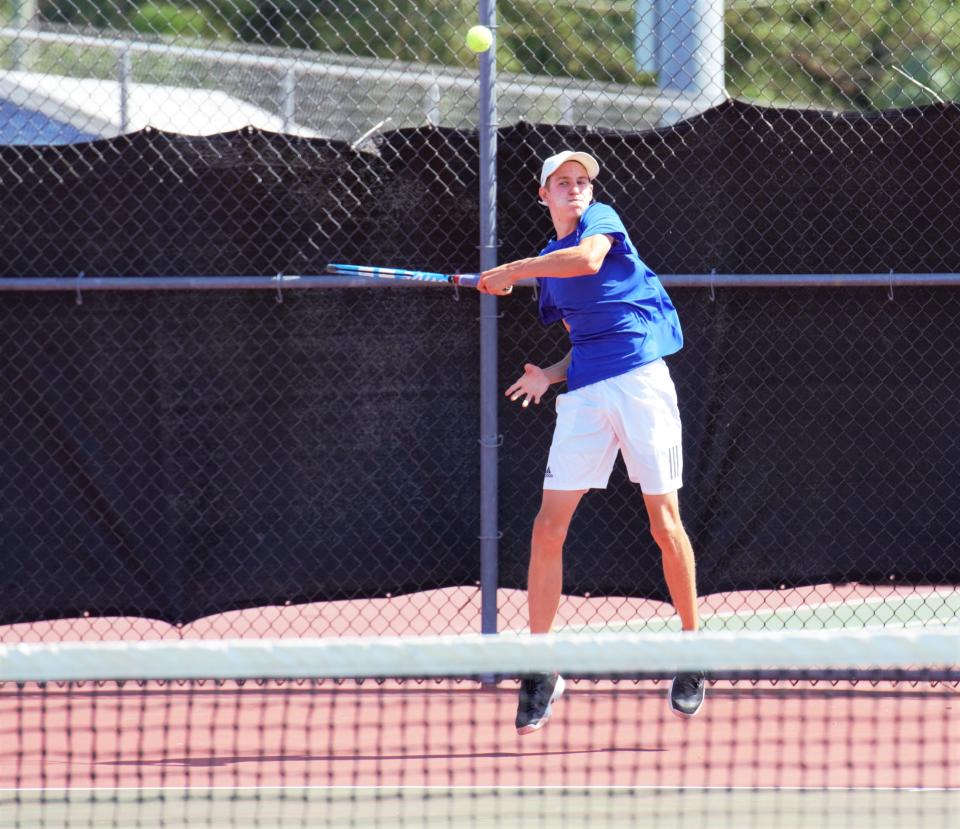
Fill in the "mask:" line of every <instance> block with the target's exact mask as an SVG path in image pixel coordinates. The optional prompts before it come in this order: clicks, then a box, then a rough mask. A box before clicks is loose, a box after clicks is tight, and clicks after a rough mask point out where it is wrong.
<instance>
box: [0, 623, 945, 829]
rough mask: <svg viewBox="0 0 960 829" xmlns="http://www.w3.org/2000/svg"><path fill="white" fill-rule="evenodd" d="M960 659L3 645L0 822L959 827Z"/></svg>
mask: <svg viewBox="0 0 960 829" xmlns="http://www.w3.org/2000/svg"><path fill="white" fill-rule="evenodd" d="M958 656H960V628H957V627H944V628H934V629H930V628H927V629H919V628H918V629H901V630H865V631H830V632H828V633H824V632H809V631H798V632H789V633H788V632H777V633H766V632H748V631H742V632H737V633H701V634H697V635H694V636H691V635H682V634H673V633H662V634H656V635H650V634H646V635H643V634H602V635H585V634H584V635H573V634H570V635H553V636H548V637H531V636H516V635H500V636H485V637H484V636H460V637H435V638H416V639H353V640H347V639H337V640H272V641H265V640H256V641H251V640H238V641H173V642H171V641H159V642H142V643H123V642H117V643H103V642H99V643H89V644H87V643H79V642H74V643H57V644H21V645H11V646H4V647H0V825H2V826H4V827H24V828H25V827H53V826H56V827H74V826H78V827H80V826H82V827H105V826H109V827H125V828H126V827H131V828H132V829H135V828H136V827H147V826H149V827H156V826H164V827H224V829H234V827H253V826H256V827H288V826H302V827H308V826H309V827H317V826H322V827H341V826H342V827H414V826H415V827H460V826H463V827H488V826H489V827H494V826H496V827H521V826H522V827H524V828H525V829H527V827H551V829H553V828H554V827H587V826H588V827H590V829H597V828H598V827H636V826H643V827H656V829H666V827H671V829H685V827H698V829H700V827H709V828H710V829H713V828H714V827H731V829H733V828H734V827H735V829H741V828H742V827H758V829H759V828H760V827H763V829H768V827H781V828H782V829H794V827H796V828H797V829H800V827H815V829H831V828H832V827H844V828H847V827H868V826H869V827H887V826H889V827H896V829H903V827H907V826H918V827H924V829H939V827H944V828H945V827H948V826H950V827H954V826H956V825H957V824H956V822H955V821H956V818H957V815H958V814H960V709H958V705H957V703H958V697H960V671H958V669H957V663H958V662H960V660H958V658H957V657H958ZM550 670H559V671H561V672H562V673H563V675H564V676H565V678H566V680H567V692H566V694H565V695H564V697H563V698H562V699H561V700H559V701H558V702H557V703H556V704H555V706H554V714H553V719H552V720H551V722H550V723H549V725H548V726H547V727H546V728H544V729H542V730H540V731H537V732H535V733H533V734H529V735H526V736H523V737H520V736H518V735H517V733H516V731H515V728H514V714H515V710H516V704H517V689H518V682H517V677H519V676H522V675H526V674H529V673H531V672H539V671H550ZM687 670H704V671H706V672H707V676H708V683H707V699H706V702H705V704H704V706H703V709H702V710H701V712H700V713H699V714H698V716H696V717H695V718H693V719H688V720H681V719H677V718H675V717H672V716H671V714H670V712H669V710H668V706H667V702H666V695H667V689H668V687H669V681H668V680H669V679H670V677H671V676H672V675H673V673H674V672H675V671H687Z"/></svg>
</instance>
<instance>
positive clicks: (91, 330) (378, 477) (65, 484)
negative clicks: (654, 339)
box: [0, 0, 960, 641]
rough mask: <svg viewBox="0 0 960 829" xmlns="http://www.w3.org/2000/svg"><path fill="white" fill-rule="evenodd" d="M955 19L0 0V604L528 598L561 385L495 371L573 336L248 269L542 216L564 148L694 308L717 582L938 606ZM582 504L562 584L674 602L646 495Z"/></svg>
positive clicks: (367, 623) (683, 360)
mask: <svg viewBox="0 0 960 829" xmlns="http://www.w3.org/2000/svg"><path fill="white" fill-rule="evenodd" d="M478 22H484V23H487V24H489V25H490V26H491V28H492V30H493V31H494V32H495V37H494V42H493V47H492V49H491V50H490V51H489V52H485V53H482V54H480V55H477V54H474V53H473V52H471V51H470V50H469V49H468V48H467V46H466V44H465V42H464V35H465V33H466V31H467V29H468V28H469V27H470V26H472V25H474V24H476V23H478ZM958 32H960V8H958V7H957V6H956V5H955V4H954V3H952V2H946V0H943V1H942V2H934V1H933V0H931V2H924V3H899V2H879V0H848V1H847V2H841V3H818V2H801V0H796V2H777V0H770V2H759V1H758V2H753V1H752V0H750V1H749V2H748V0H743V1H742V2H741V0H735V2H731V3H727V4H726V5H724V4H722V3H718V2H713V0H684V2H680V0H674V2H668V0H660V2H653V3H640V2H636V3H634V2H621V0H570V1H569V2H560V3H556V2H550V3H541V2H535V1H533V2H511V3H500V4H499V5H498V6H497V7H496V8H495V9H494V8H492V7H491V6H490V5H487V4H481V5H480V6H478V5H477V4H475V3H473V2H457V0H434V1H433V2H430V0H388V2H387V3H370V2H367V0H346V2H327V0H320V2H298V1H297V0H290V1H289V2H286V0H285V1H284V2H262V3H260V2H240V0H224V2H212V1H211V2H200V0H191V2H184V3H176V4H173V3H143V4H134V3H122V4H121V3H118V2H117V0H102V2H97V1H96V0H83V2H71V0H56V1H55V2H40V3H36V2H33V1H32V0H12V2H8V3H6V4H0V196H2V198H3V203H4V204H5V205H7V209H6V210H5V211H4V215H3V216H2V217H0V231H2V232H0V238H2V240H3V241H0V246H2V247H0V250H2V256H0V270H2V275H3V277H4V278H5V285H6V288H7V289H8V290H6V291H5V292H4V293H3V304H4V306H5V307H4V313H5V317H4V319H5V324H4V337H5V341H6V354H7V355H8V360H7V368H6V370H5V375H6V377H5V384H4V385H5V388H6V392H5V397H6V399H7V400H8V401H10V402H9V405H8V406H7V418H8V422H7V430H6V440H5V442H6V447H5V456H6V458H7V462H6V468H5V480H6V482H7V483H6V496H5V503H6V504H7V508H6V517H5V520H4V533H5V542H6V543H5V545H4V549H5V550H7V556H9V558H10V561H11V562H14V561H19V562H21V564H20V565H19V566H18V567H13V566H7V565H5V569H6V571H7V576H6V578H7V581H6V584H5V587H4V591H3V593H4V604H5V616H4V617H3V619H4V621H5V622H7V623H11V625H12V626H11V627H9V628H7V632H6V633H5V634H4V638H5V639H6V640H8V641H10V640H17V639H23V638H36V637H39V636H45V635H48V633H47V631H49V630H54V631H55V632H56V633H55V635H65V634H66V635H70V636H76V635H79V636H94V635H96V636H104V637H113V636H117V635H122V636H132V637H136V636H151V637H152V636H166V635H174V636H176V635H221V634H224V633H227V634H232V635H261V634H279V635H307V634H309V635H330V634H334V635H336V634H347V633H352V634H366V633H403V632H410V631H413V632H451V631H453V632H459V631H464V630H476V629H478V627H479V619H480V617H481V614H482V612H484V609H483V608H482V607H481V605H482V604H484V607H485V610H486V613H487V614H489V613H490V602H491V599H493V600H495V601H496V607H495V613H494V617H495V619H496V623H497V627H498V628H521V627H523V624H524V620H525V607H524V598H523V593H522V586H523V583H524V581H525V566H526V552H527V544H528V538H529V529H530V523H531V521H532V518H533V515H534V513H535V511H536V506H537V499H538V497H539V488H540V480H539V476H542V467H543V463H544V461H545V458H546V445H547V444H546V443H545V441H547V442H548V440H549V428H550V423H551V417H550V413H549V412H547V411H542V412H539V413H538V414H537V415H534V414H533V413H531V412H523V413H520V412H518V411H517V410H515V409H514V408H512V407H510V406H508V405H507V404H506V403H505V402H502V401H501V402H499V403H492V401H493V400H494V399H499V395H500V390H502V389H503V388H504V387H505V385H507V384H508V383H509V382H510V381H511V380H512V379H513V378H514V376H515V375H516V373H517V372H518V371H519V369H520V368H521V367H522V365H523V362H524V361H525V360H534V361H539V360H547V359H552V356H555V355H556V354H557V353H558V352H559V353H562V349H563V348H564V338H563V336H562V334H561V332H555V331H553V330H551V329H545V330H540V329H539V328H538V326H537V324H536V319H535V306H534V305H533V303H532V302H529V301H526V300H529V298H530V297H531V295H532V292H531V291H530V289H524V290H522V291H518V292H517V295H518V297H519V300H520V301H516V300H514V301H512V302H511V303H507V302H501V303H500V307H499V308H498V309H497V308H495V307H494V306H491V305H490V304H486V301H484V303H478V302H477V298H476V297H475V296H472V295H469V294H467V293H460V294H456V295H454V294H452V293H450V292H447V291H443V292H440V293H438V292H436V291H434V290H430V289H414V290H411V291H406V290H404V291H377V290H373V289H370V290H358V289H357V288H356V287H351V288H339V287H331V286H336V285H338V284H345V283H338V282H336V281H335V280H329V281H327V282H326V283H325V285H326V286H327V287H326V288H325V289H320V290H310V291H302V290H299V289H298V288H302V287H306V286H307V285H308V282H309V287H316V286H317V284H318V282H319V280H320V277H319V276H318V277H317V280H316V281H310V280H309V279H303V280H301V282H299V283H296V284H294V282H292V281H287V282H285V281H284V280H283V279H280V278H276V279H275V280H274V281H273V282H272V283H271V282H270V281H269V278H271V277H276V275H277V274H281V275H287V276H289V277H291V279H292V277H293V276H294V275H305V276H310V275H318V274H320V273H322V271H323V267H324V263H326V262H329V261H347V262H356V263H358V264H378V265H393V266H399V267H412V268H425V269H430V270H437V271H444V272H463V271H474V270H477V269H479V268H480V267H481V266H483V265H487V264H491V263H492V262H491V258H492V259H496V260H499V261H506V260H509V259H513V258H517V257H521V256H529V255H534V254H535V253H536V252H537V251H538V250H539V249H540V248H542V246H543V245H544V244H545V242H546V241H547V240H548V238H549V237H550V235H551V232H552V231H551V227H550V224H549V221H548V220H547V218H546V216H545V214H544V213H541V212H539V211H540V210H541V208H539V207H538V206H537V204H536V184H535V182H536V176H537V174H538V172H539V162H540V160H541V159H542V158H543V157H544V156H545V155H547V154H549V153H550V152H553V151H556V150H558V149H561V148H564V147H573V146H583V147H586V148H587V149H589V150H590V151H591V152H593V153H594V154H595V155H596V156H597V157H598V158H599V159H600V161H601V164H602V167H603V173H602V175H601V176H600V178H599V179H598V186H597V197H598V198H599V199H600V200H602V201H607V202H609V203H612V204H613V205H614V206H615V207H616V208H617V210H618V211H619V212H620V213H621V215H622V216H623V217H624V219H625V221H626V224H627V228H628V230H629V231H630V233H631V236H632V237H633V240H634V242H635V243H636V244H637V246H638V248H639V249H640V252H641V256H643V258H644V259H645V261H647V262H648V264H650V265H651V266H652V267H653V268H654V270H656V271H657V272H659V273H660V274H662V275H663V278H664V281H665V282H666V284H667V285H668V287H669V289H670V291H671V294H672V296H673V298H674V300H675V302H676V303H677V305H678V307H679V308H680V312H681V319H682V321H683V323H684V327H685V331H686V335H687V346H686V347H685V349H684V351H683V352H681V354H680V355H678V357H676V358H674V360H673V361H672V366H673V372H674V375H675V378H676V380H677V385H678V389H679V392H680V397H681V405H682V406H683V411H684V419H685V428H686V430H687V432H686V435H685V438H684V452H685V458H686V470H687V471H686V474H685V479H686V486H685V487H684V490H683V496H682V499H683V505H684V515H685V520H686V522H687V524H688V529H689V530H690V532H691V535H692V536H693V540H694V544H695V546H696V547H697V549H698V556H699V560H700V579H701V582H702V584H701V589H702V590H703V592H705V593H706V595H705V596H704V598H703V601H702V608H703V612H704V614H705V616H707V617H709V618H708V621H709V623H710V624H712V625H715V626H720V627H727V628H729V629H737V628H738V627H740V626H744V625H747V626H767V627H779V626H805V627H822V626H830V625H836V624H849V623H857V624H872V623H891V622H892V623H901V622H903V623H919V624H927V623H934V624H941V623H943V622H945V621H949V620H953V619H955V618H956V615H957V610H958V604H960V599H958V591H957V589H956V587H955V584H956V582H957V581H958V579H957V569H956V561H955V557H953V556H951V555H950V554H949V551H950V550H951V549H952V545H953V538H954V537H955V535H956V530H957V527H956V518H955V516H954V514H953V510H952V509H951V506H950V501H949V497H950V494H951V493H952V489H953V486H952V481H953V480H954V472H953V470H954V469H955V468H956V463H955V462H956V460H957V459H956V457H955V454H956V449H955V446H954V443H955V442H954V441H952V439H951V436H950V429H949V421H950V414H949V413H950V411H951V410H952V409H953V408H955V407H956V403H957V391H956V390H957V389H958V388H960V383H958V382H957V380H958V378H956V377H955V376H954V375H955V366H956V365H957V364H958V361H957V359H956V354H955V351H956V346H955V343H956V342H957V337H956V334H957V333H958V332H957V331H956V330H955V329H956V323H955V319H957V318H960V315H958V314H956V313H953V311H952V309H953V306H954V305H955V303H956V301H957V300H956V299H955V295H954V293H953V289H952V288H951V287H949V284H950V283H951V282H952V280H953V279H955V278H956V277H957V274H958V273H960V248H958V243H957V239H958V238H960V234H958V233H957V231H958V229H960V228H958V226H960V179H958V170H960V157H958V154H960V149H958V147H960V110H958V107H957V106H956V105H955V104H953V103H951V102H952V101H957V100H958V99H960V58H958V57H957V55H958V54H960V51H958V49H957V46H958V45H960V44H958V43H957V42H956V41H957V39H958V37H960V35H958V34H957V33H958ZM488 162H492V163H490V164H488ZM494 183H495V185H496V200H495V212H494V209H493V205H494V203H493V202H491V201H490V198H489V197H490V195H491V193H492V185H493V184H494ZM483 233H486V234H487V235H486V236H483V235H482V234H483ZM81 274H83V276H81ZM793 275H802V276H803V277H804V279H805V280H806V281H805V282H804V280H801V279H799V278H798V279H796V280H795V281H794V283H793V286H792V287H784V285H786V284H790V279H789V278H790V277H791V276H793ZM854 275H856V276H860V277H862V279H861V280H860V281H861V282H865V283H869V284H872V285H873V287H871V288H862V287H861V288H850V287H842V286H843V284H844V281H845V280H846V283H847V284H848V285H849V284H853V283H854V282H856V281H857V280H856V279H855V278H854ZM257 277H265V278H267V279H265V280H262V281H261V283H260V287H263V288H265V290H263V291H246V290H239V289H240V288H241V287H251V286H253V285H254V283H255V281H256V279H257ZM736 277H752V278H753V280H754V281H753V282H752V283H751V284H752V285H754V286H758V285H763V286H764V287H763V288H759V287H753V288H751V287H749V285H748V286H746V287H744V286H743V285H740V283H738V282H737V279H736ZM761 277H762V279H761ZM779 277H782V279H780V281H779V283H778V278H779ZM48 278H49V279H54V280H57V279H59V280H61V282H59V283H56V284H53V283H44V279H48ZM100 278H118V279H124V280H127V283H126V286H125V287H127V288H154V289H155V290H154V291H152V292H147V293H142V292H135V293H134V292H131V291H130V290H127V291H123V292H120V293H106V294H102V293H99V291H95V288H100V287H116V286H115V285H114V286H110V285H107V284H106V283H104V284H103V285H99V284H98V283H97V282H96V281H97V280H98V279H100ZM203 278H209V279H208V280H207V281H204V279H203ZM138 279H140V280H144V279H149V280H153V281H152V282H149V281H144V282H137V280H138ZM18 280H26V281H24V282H20V281H18ZM63 280H66V281H63ZM177 280H179V282H178V281H177ZM191 280H192V281H191ZM217 280H220V281H219V282H218V281H217ZM230 280H233V282H231V281H230ZM238 280H239V281H238ZM800 283H804V284H807V285H809V287H802V288H798V287H796V284H800ZM778 284H779V285H780V286H779V287H777V285H778ZM935 284H940V285H947V287H934V285H935ZM734 285H737V286H738V287H732V286H734ZM908 286H910V287H908ZM212 287H218V288H231V289H232V290H231V291H228V292H223V291H217V292H216V293H209V292H198V291H194V290H191V291H184V290H183V289H185V288H197V289H200V288H212ZM11 288H16V289H17V290H16V291H12V290H9V289H11ZM50 288H56V289H57V290H58V292H57V293H54V294H40V293H37V292H36V291H38V290H40V289H50ZM171 288H179V289H181V290H179V291H176V292H173V293H171V292H170V290H169V289H171ZM64 290H66V291H67V292H66V293H64V292H63V291H64ZM21 291H22V292H21ZM75 297H76V298H77V301H75ZM278 300H280V301H278ZM491 302H492V301H491ZM491 327H492V330H493V331H494V332H495V341H497V342H498V344H499V357H498V358H497V361H496V365H495V373H496V375H497V376H496V381H495V383H493V384H490V383H489V382H486V381H485V380H484V377H485V376H486V375H485V374H484V365H486V362H485V361H489V360H491V359H492V355H493V354H494V353H495V349H494V350H493V351H491V348H490V344H489V341H488V339H487V338H486V337H485V332H486V333H489V332H490V330H491ZM492 395H496V398H494V397H492ZM549 402H552V399H551V401H548V403H549ZM491 405H492V406H493V412H494V418H495V419H494V420H493V421H490V420H489V419H485V418H489V414H490V411H491ZM498 407H499V408H498ZM497 416H498V417H499V423H497V421H496V418H497ZM491 422H492V423H493V425H494V427H495V428H494V429H493V430H491V428H490V427H491ZM501 441H502V445H501ZM484 453H486V454H484ZM481 457H483V458H485V459H486V460H484V462H483V463H482V462H481ZM491 457H494V458H496V459H497V461H498V463H499V472H498V473H496V480H497V481H498V484H499V507H498V508H497V509H496V510H495V512H494V518H495V523H494V524H493V525H491V523H490V521H489V518H490V515H489V514H487V515H486V517H485V518H483V519H481V518H480V515H481V512H482V509H481V507H482V504H483V503H487V504H488V506H489V503H490V496H489V494H488V493H489V489H488V479H487V475H488V474H489V473H488V471H485V469H488V468H487V467H485V466H484V464H485V463H486V462H487V461H489V459H490V458H491ZM617 474H620V473H619V472H618V473H617ZM581 510H582V512H581V514H578V517H577V520H576V521H575V524H574V527H573V531H572V535H571V539H570V541H569V547H568V561H567V570H568V578H569V581H570V587H571V589H573V590H574V591H575V592H576V594H577V595H576V596H574V597H571V598H570V599H569V600H568V601H566V602H565V604H564V605H563V607H562V608H561V616H562V620H563V623H564V624H565V625H571V626H583V625H589V626H609V625H612V624H625V623H631V624H635V625H639V626H642V627H648V628H650V627H656V626H660V625H663V624H667V623H668V620H669V619H670V617H671V616H672V609H671V608H670V607H669V606H668V605H665V604H664V603H663V601H664V599H665V598H666V596H665V593H664V587H663V585H662V583H661V582H662V577H661V575H660V572H659V561H658V559H657V557H656V551H655V549H654V548H653V546H652V542H651V541H650V539H649V537H648V535H647V532H646V517H645V513H644V510H643V505H642V502H641V501H640V499H639V495H638V494H637V493H636V492H635V491H634V490H633V489H632V488H631V487H630V486H629V485H627V484H626V482H625V481H623V480H620V479H617V478H616V476H615V480H614V482H613V484H612V485H611V490H610V491H609V492H608V493H607V494H606V495H601V494H599V493H595V494H594V495H592V496H591V497H590V498H588V499H587V502H586V503H585V504H584V506H583V507H582V508H581ZM491 549H493V550H496V551H497V552H498V553H499V561H498V563H499V587H500V589H499V592H498V593H496V594H495V595H491V594H490V591H489V589H488V590H486V591H484V590H483V589H481V584H480V582H481V570H482V568H481V564H480V558H481V554H488V553H489V551H490V550H491ZM23 562H26V564H27V567H26V570H24V569H23ZM487 572H488V574H489V571H487ZM41 576H42V578H41ZM487 587H488V588H489V584H488V585H487ZM52 588H55V589H52ZM388 594H389V595H388ZM38 597H39V598H38ZM221 611H226V615H222V613H221ZM212 614H217V615H215V616H214V615H212ZM84 615H86V616H87V617H88V618H87V619H83V617H84ZM119 616H122V617H123V619H122V620H119V619H118V617H119ZM56 619H63V620H66V621H60V622H54V621H52V620H56ZM145 619H146V620H148V621H145Z"/></svg>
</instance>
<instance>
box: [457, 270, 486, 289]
mask: <svg viewBox="0 0 960 829" xmlns="http://www.w3.org/2000/svg"><path fill="white" fill-rule="evenodd" d="M450 281H451V282H453V284H454V285H459V286H460V287H461V288H476V287H477V285H479V284H480V274H478V273H455V274H454V275H453V276H452V277H451V280H450Z"/></svg>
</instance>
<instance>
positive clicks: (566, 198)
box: [540, 161, 593, 219]
mask: <svg viewBox="0 0 960 829" xmlns="http://www.w3.org/2000/svg"><path fill="white" fill-rule="evenodd" d="M540 200H541V201H542V202H543V203H544V204H546V205H547V207H549V208H550V212H551V213H552V214H553V215H554V216H557V217H558V218H573V219H579V218H580V217H581V216H582V215H583V211H584V210H586V209H587V208H588V207H589V206H590V202H592V201H593V185H592V184H591V183H590V176H588V175H587V171H586V169H585V168H584V166H583V165H582V164H581V163H580V162H579V161H565V162H564V163H563V164H561V165H560V166H559V167H558V168H557V170H556V172H555V173H553V175H551V176H550V178H548V179H547V186H546V187H541V188H540Z"/></svg>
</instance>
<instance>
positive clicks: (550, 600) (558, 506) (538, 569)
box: [516, 489, 586, 734]
mask: <svg viewBox="0 0 960 829" xmlns="http://www.w3.org/2000/svg"><path fill="white" fill-rule="evenodd" d="M584 492H586V490H577V491H574V492H567V491H563V490H553V489H551V490H544V492H543V503H542V504H541V506H540V512H539V513H538V514H537V517H536V519H535V520H534V522H533V535H532V538H531V541H530V570H529V573H528V577H527V604H528V610H529V613H530V632H531V633H549V632H550V628H551V627H553V620H554V618H555V617H556V615H557V608H559V607H560V594H561V592H562V590H563V542H564V541H565V540H566V538H567V530H568V529H569V527H570V521H571V519H572V518H573V513H574V511H575V510H576V508H577V504H579V503H580V499H581V498H582V497H583V493H584ZM562 694H563V677H562V676H560V675H559V674H556V673H550V674H533V675H531V676H526V677H523V679H522V681H521V683H520V699H519V702H518V705H517V721H516V725H517V733H519V734H530V733H532V732H534V731H538V730H539V729H541V728H543V726H545V725H546V724H547V723H548V722H549V721H550V715H551V714H552V712H553V703H554V702H556V700H558V699H559V698H560V696H561V695H562Z"/></svg>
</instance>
